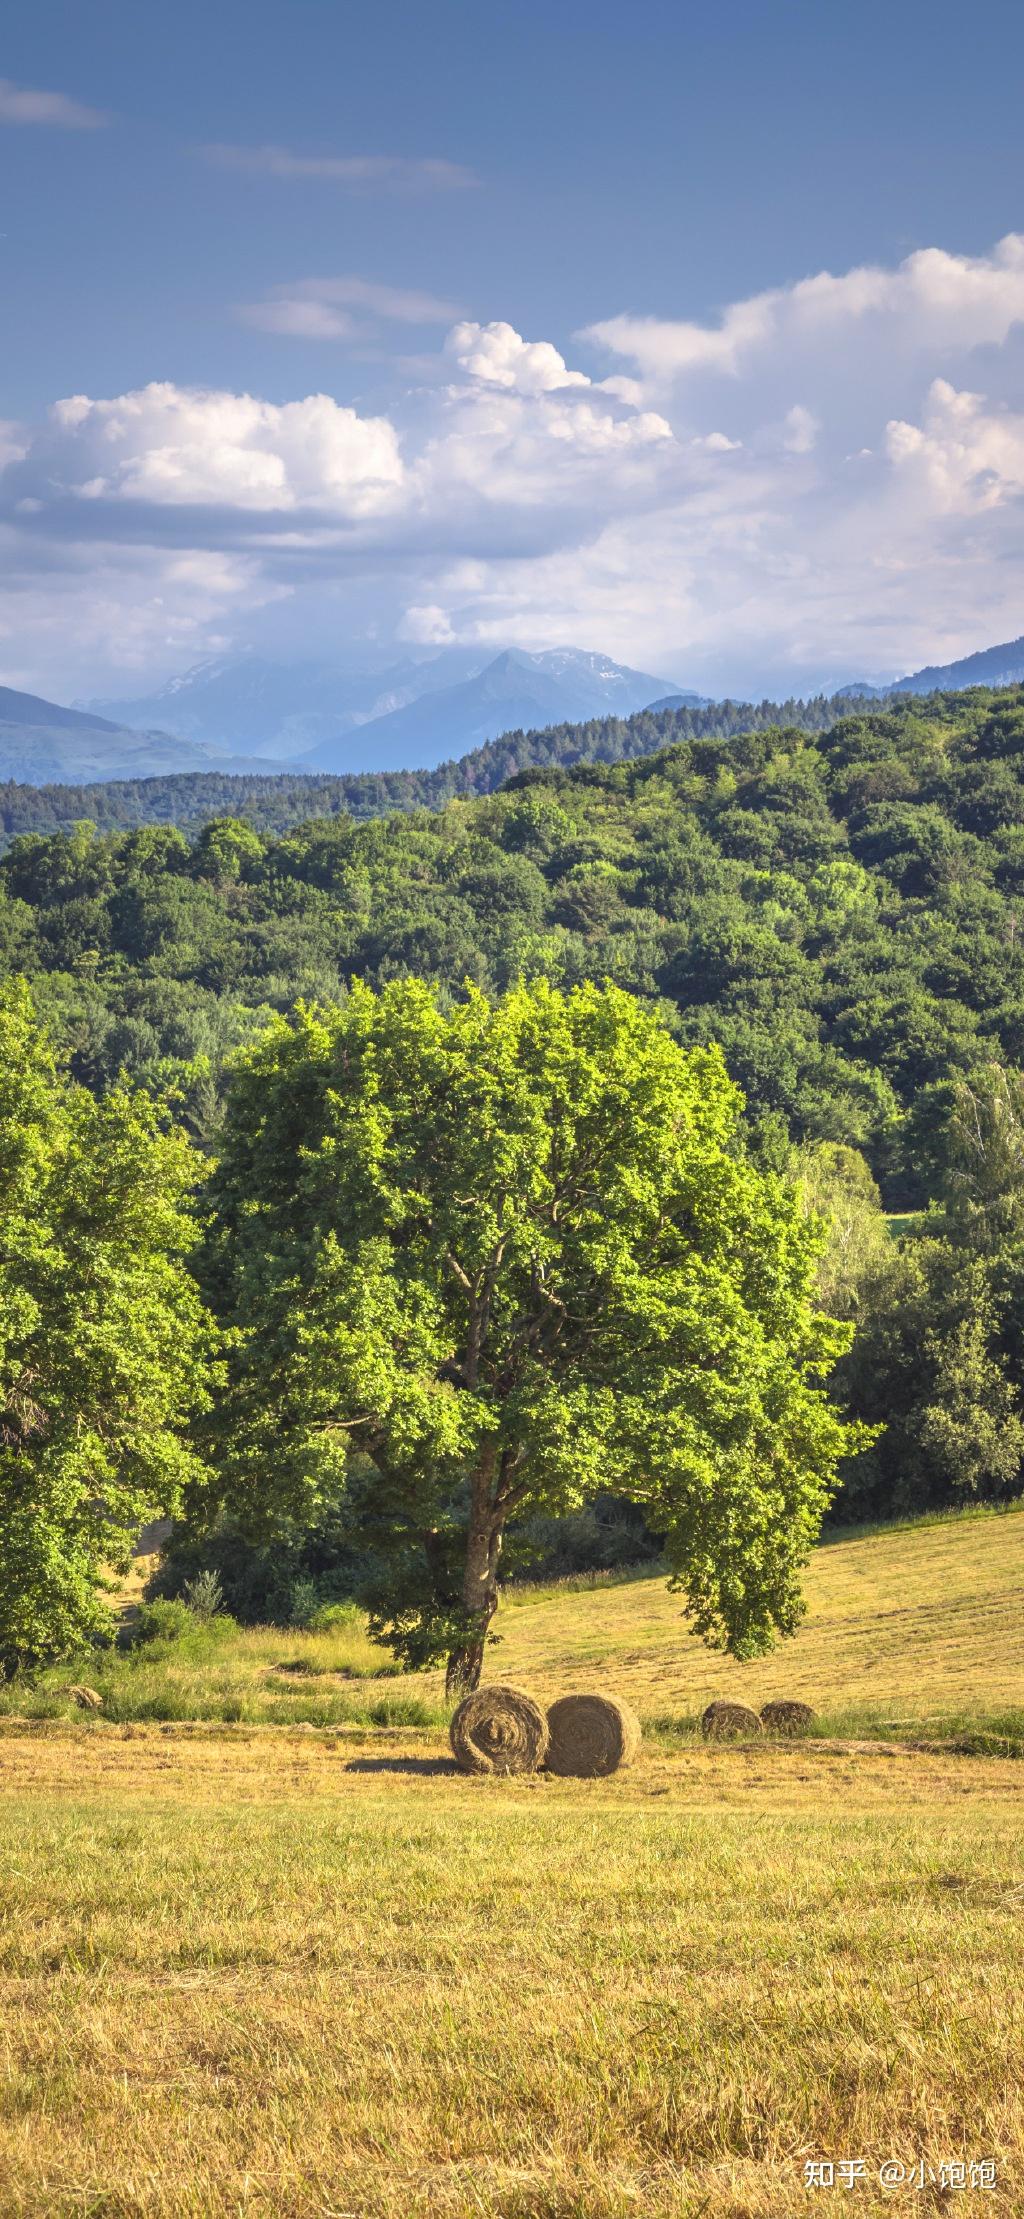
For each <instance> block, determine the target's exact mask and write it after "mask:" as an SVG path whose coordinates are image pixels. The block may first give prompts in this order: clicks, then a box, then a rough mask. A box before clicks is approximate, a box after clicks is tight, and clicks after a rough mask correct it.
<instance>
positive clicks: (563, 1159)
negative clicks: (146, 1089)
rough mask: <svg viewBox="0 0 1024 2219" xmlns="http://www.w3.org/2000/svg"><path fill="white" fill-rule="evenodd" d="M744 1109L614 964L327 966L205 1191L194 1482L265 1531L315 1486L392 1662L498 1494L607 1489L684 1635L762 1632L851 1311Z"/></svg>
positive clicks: (827, 1484) (434, 1604)
mask: <svg viewBox="0 0 1024 2219" xmlns="http://www.w3.org/2000/svg"><path fill="white" fill-rule="evenodd" d="M739 1113H740V1102H739V1097H738V1095H737V1093H736V1091H735V1089H734V1088H733V1087H732V1086H731V1084H730V1082H729V1080H728V1079H727V1077H726V1074H725V1071H724V1068H723V1065H722V1062H721V1058H720V1056H719V1055H718V1054H717V1052H716V1051H714V1050H709V1049H701V1048H697V1049H693V1050H691V1051H690V1052H689V1053H688V1054H687V1053H684V1052H683V1051H682V1050H681V1049H680V1048H679V1047H678V1046H677V1045H676V1043H675V1042H674V1041H673V1040H672V1039H671V1037H670V1036H669V1034H668V1032H667V1030H666V1029H665V1028H664V1026H663V1025H661V1024H660V1023H659V1022H658V1021H657V1019H656V1018H655V1017H654V1016H653V1015H652V1014H651V1013H650V1012H649V1011H647V1010H645V1009H644V1008H643V1006H642V1004H640V1003H639V1002H638V1001H637V1000H636V999H635V998H634V997H632V996H630V995H627V994H623V993H622V992H620V991H619V990H618V989H617V988H615V987H613V986H608V987H606V988H604V989H597V988H595V987H591V986H583V987H579V988H577V989H576V990H575V991H574V992H572V993H571V994H569V995H563V994H561V993H559V992H557V991H555V990H554V989H552V988H551V987H550V985H549V984H548V983H547V982H546V981H544V980H540V981H537V982H535V983H534V984H532V985H520V986H517V987H515V988H513V989H512V990H511V991H510V992H509V993H508V994H507V995H506V996H505V997H504V998H503V999H502V1000H500V1001H499V1002H497V1003H491V1002H490V1001H488V1000H487V998H486V997H485V996H483V995H482V994H480V993H479V992H476V991H471V992H469V993H468V994H467V996H466V998H465V999H464V1000H462V1001H461V1002H459V1003H457V1004H455V1005H454V1006H452V1007H451V1008H450V1009H442V1008H440V1007H439V1006H438V1004H437V1002H436V1000H435V999H434V997H433V996H432V995H431V994H430V992H429V991H428V989H427V988H426V987H425V986H423V985H422V984H420V983H418V982H416V981H411V980H403V981H396V982H395V983H393V984H392V985H390V986H388V987H386V988H385V989H384V990H383V992H382V993H381V994H380V995H379V996H377V995H374V994H373V993H372V992H370V991H369V989H368V988H366V987H363V986H359V985H356V986H354V987H353V988H352V990H351V992H350V994H349V997H348V999H347V1000H346V1001H345V1003H344V1004H343V1005H342V1007H341V1008H340V1009H338V1010H335V1011H321V1012H313V1011H300V1012H299V1013H298V1015H297V1017H296V1019H295V1021H294V1022H293V1023H291V1024H289V1023H285V1022H281V1023H278V1024H276V1025H274V1026H273V1027H272V1028H271V1029H270V1030H269V1031H268V1032H267V1033H266V1035H265V1036H264V1037H263V1038H262V1039H261V1040H260V1041H259V1043H258V1044H257V1045H256V1046H255V1047H254V1048H253V1049H252V1051H251V1052H250V1053H249V1055H248V1056H247V1057H246V1058H245V1059H244V1060H243V1061H242V1063H241V1064H240V1065H239V1067H238V1069H237V1071H236V1073H235V1077H234V1081H233V1085H232V1089H231V1093H230V1097H229V1103H228V1115H227V1121H226V1126H225V1131H224V1136H223V1145H222V1155H221V1162H220V1165H219V1168H218V1170H217V1172H216V1174H215V1176H214V1178H213V1181H212V1185H211V1210H210V1220H209V1235H208V1241H207V1247H206V1253H205V1259H204V1277H205V1284H206V1287H207V1289H208V1292H209V1296H210V1299H211V1301H212V1303H213V1304H214V1306H215V1307H216V1308H217V1310H218V1311H219V1313H220V1315H221V1317H222V1319H223V1320H224V1322H225V1324H226V1325H228V1326H229V1327H230V1329H231V1340H232V1353H231V1358H230V1379H229V1386H228V1389H227V1392H226V1394H225V1395H224V1396H223V1398H222V1399H221V1401H220V1404H219V1407H218V1411H217V1415H216V1424H215V1428H214V1433H213V1441H214V1442H215V1444H216V1454H217V1463H218V1473H219V1478H218V1490H219V1494H220V1497H221V1500H222V1502H223V1503H224V1504H225V1505H226V1507H227V1508H228V1509H229V1510H230V1511H231V1513H232V1514H233V1515H234V1516H235V1517H237V1518H239V1519H241V1520H242V1521H243V1522H244V1523H245V1524H246V1525H247V1526H248V1527H249V1529H250V1530H251V1531H253V1532H257V1533H258V1532H259V1531H260V1530H261V1528H262V1530H263V1531H264V1533H265V1534H266V1535H267V1537H268V1538H269V1537H270V1536H271V1535H272V1533H273V1530H274V1528H275V1526H276V1525H278V1524H280V1525H282V1526H284V1527H287V1526H288V1525H289V1523H290V1524H291V1525H293V1526H299V1525H301V1524H302V1523H303V1521H306V1520H308V1519H309V1518H310V1517H311V1516H313V1515H315V1514H316V1512H317V1511H318V1509H320V1508H321V1507H322V1506H323V1505H324V1504H325V1503H331V1502H337V1501H338V1500H339V1498H340V1497H341V1496H342V1495H344V1497H345V1499H346V1502H347V1515H348V1517H349V1519H350V1522H351V1532H352V1535H353V1539H354V1541H355V1542H356V1543H357V1545H358V1546H359V1547H360V1549H361V1550H362V1551H363V1552H365V1554H366V1555H367V1556H368V1557H369V1559H370V1560H371V1568H370V1570H369V1572H368V1573H367V1575H366V1577H365V1578H364V1580H363V1583H362V1593H363V1596H364V1599H366V1600H368V1601H369V1602H370V1604H371V1607H372V1621H373V1624H374V1627H375V1630H379V1631H380V1632H381V1633H382V1634H383V1635H384V1636H385V1638H387V1640H388V1641H389V1642H390V1643H391V1644H392V1646H393V1647H394V1648H395V1650H396V1652H397V1653H399V1654H401V1655H403V1656H405V1657H406V1658H408V1659H409V1660H410V1661H412V1662H416V1663H420V1662H425V1661H427V1660H428V1659H430V1658H433V1657H436V1656H437V1655H438V1654H442V1653H444V1651H445V1650H448V1651H452V1650H457V1649H458V1647H459V1645H460V1643H466V1642H468V1641H469V1640H470V1639H471V1636H473V1634H474V1630H476V1631H479V1628H480V1626H481V1625H483V1626H484V1627H485V1626H486V1622H487V1620H488V1619H489V1616H490V1613H491V1611H492V1610H493V1607H494V1600H495V1584H494V1583H495V1579H496V1568H497V1558H498V1551H499V1549H500V1546H501V1539H502V1534H503V1530H504V1527H505V1525H506V1523H507V1522H508V1520H509V1519H510V1518H513V1517H516V1518H522V1517H525V1516H527V1515H529V1514H531V1513H537V1512H541V1513H545V1514H555V1515H557V1514H559V1513H561V1512H565V1511H571V1510H576V1509H579V1508H580V1507H581V1506H582V1505H583V1504H584V1503H585V1502H586V1501H588V1499H590V1498H591V1497H592V1496H593V1495H595V1494H596V1493H599V1492H604V1491H606V1490H608V1489H611V1490H612V1491H613V1492H615V1493H616V1494H619V1495H624V1496H629V1497H630V1498H631V1499H632V1500H633V1501H635V1502H637V1503H639V1504H640V1505H641V1506H642V1507H643V1508H644V1511H645V1514H646V1515H647V1516H648V1518H649V1522H650V1523H651V1524H652V1525H653V1526H654V1527H655V1528H656V1530H658V1531H659V1532H660V1533H663V1534H664V1536H665V1548H666V1554H667V1557H668V1560H669V1563H670V1565H671V1566H672V1568H673V1570H674V1572H675V1574H676V1576H677V1578H678V1581H679V1583H680V1585H681V1586H682V1587H683V1588H684V1589H685V1592H686V1594H687V1597H688V1603H689V1609H690V1612H691V1614H692V1616H693V1619H694V1622H695V1624H696V1626H697V1628H698V1630H699V1631H700V1632H701V1633H702V1634H704V1635H705V1636H706V1637H707V1638H709V1639H712V1640H715V1641H718V1642H720V1643H722V1644H724V1645H728V1646H729V1647H730V1648H732V1649H733V1650H734V1651H735V1652H736V1653H737V1654H745V1653H749V1652H752V1651H754V1650H756V1649H758V1648H759V1647H761V1646H763V1645H764V1644H765V1643H766V1642H768V1641H769V1640H770V1638H771V1636H772V1634H773V1633H774V1632H775V1631H777V1630H782V1631H788V1630H790V1629H791V1628H792V1626H793V1625H794V1624H795V1622H796V1620H797V1617H798V1614H799V1607H800V1606H799V1600H798V1592H797V1574H798V1570H799V1567H800V1565H801V1564H802V1562H803V1561H804V1558H805V1556H806V1553H807V1550H808V1548H809V1547H810V1544H811V1542H812V1540H813V1538H814V1535H815V1533H816V1532H817V1529H818V1525H819V1523H820V1519H821V1516H822V1513H823V1510H824V1508H825V1505H826V1503H827V1501H828V1497H829V1492H830V1488H831V1485H832V1481H833V1478H834V1473H835V1467H836V1462H837V1459H838V1458H839V1456H840V1455H841V1454H842V1453H843V1451H844V1449H846V1450H849V1449H850V1448H852V1447H853V1446H854V1445H855V1442H856V1438H857V1436H856V1435H855V1434H850V1433H847V1432H846V1431H845V1429H844V1427H843V1425H842V1424H841V1422H840V1420H839V1417H838V1415H837V1413H836V1411H835V1409H834V1407H833V1405H832V1404H831V1403H830V1402H829V1400H828V1397H827V1395H826V1394H825V1393H824V1391H823V1387H822V1385H821V1382H822V1381H823V1379H824V1378H825V1376H826V1375H827V1373H828V1371H829V1369H830V1367H831V1365H832V1364H833V1363H834V1361H835V1359H836V1357H837V1355H838V1354H839V1353H840V1352H841V1350H842V1349H843V1348H844V1347H845V1345H846V1343H847V1341H848V1338H849V1335H848V1332H847V1331H846V1329H845V1328H843V1327H841V1326H840V1327H837V1326H834V1325H831V1324H830V1323H829V1322H828V1321H827V1320H826V1319H825V1318H823V1317H821V1316H820V1315H818V1314H816V1312H815V1308H814V1303H813V1298H812V1293H811V1288H812V1283H813V1271H814V1258H815V1250H816V1247H817V1245H818V1241H817V1237H816V1235H815V1232H814V1230H813V1229H812V1227H811V1226H810V1225H809V1223H808V1221H807V1220H806V1218H805V1217H803V1216H802V1215H801V1213H800V1211H799V1208H798V1206H797V1202H796V1199H795V1197H794V1196H793V1194H792V1193H791V1192H790V1191H789V1189H788V1188H786V1187H785V1186H784V1185H783V1184H782V1183H781V1182H780V1181H778V1180H777V1179H773V1178H769V1177H766V1176H763V1175H761V1174H759V1173H758V1172H756V1171H755V1170H754V1169H753V1167H752V1166H751V1165H750V1164H749V1163H746V1162H745V1161H743V1159H742V1156H741V1154H739V1153H737V1150H736V1140H737V1128H738V1120H739ZM374 1566H375V1569H374Z"/></svg>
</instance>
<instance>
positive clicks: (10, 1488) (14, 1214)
mask: <svg viewBox="0 0 1024 2219" xmlns="http://www.w3.org/2000/svg"><path fill="white" fill-rule="evenodd" d="M194 1177H195V1159H194V1158H193V1156H192V1151H191V1150H190V1148H189V1147H188V1144H187V1142H186V1141H185V1140H184V1139H183V1138H182V1137H181V1136H180V1135H176V1134H167V1133H164V1132H162V1131H161V1130H160V1129H159V1125H158V1122H157V1116H156V1112H155V1110H154V1108H153V1106H152V1104H151V1103H150V1102H148V1101H147V1100H146V1099H145V1098H144V1097H140V1096H137V1095H133V1094H129V1093H127V1092H124V1091H115V1092H113V1093H111V1094H109V1095H108V1096H107V1097H106V1099H105V1100H104V1101H102V1102H97V1101H96V1100H95V1099H94V1098H93V1096H92V1095H91V1094H89V1093H87V1092H86V1089H85V1088H84V1087H81V1086H76V1085H75V1084H74V1083H73V1082H72V1081H71V1080H69V1079H68V1078H67V1077H66V1076H65V1074H64V1072H63V1071H62V1070H61V1069H60V1067H59V1066H58V1065H57V1064H56V1063H55V1060H54V1057H53V1053H52V1050H51V1049H50V1047H49V1045H48V1043H47V1041H46V1039H45V1037H44V1035H43V1034H42V1033H41V1032H40V1030H39V1028H38V1027H37V1025H36V1023H35V1020H34V1017H33V1013H32V1007H31V1003H30V1000H29V996H28V993H27V990H26V989H25V988H24V987H23V986H17V985H16V986H13V987H6V988H0V1677H3V1676H4V1675H8V1674H10V1673H11V1672H13V1671H15V1670H17V1668H18V1667H19V1666H20V1665H28V1664H34V1663H37V1662H39V1661H41V1660H45V1659H46V1658H47V1657H57V1656H61V1655H66V1654H67V1653H68V1651H69V1650H71V1649H73V1648H74V1647H75V1646H76V1645H77V1644H79V1643H80V1642H82V1641H83V1640H86V1639H88V1638H90V1637H91V1636H94V1635H96V1634H101V1633H103V1632H104V1631H108V1630H109V1627H110V1619H109V1613H108V1612H107V1611H106V1610H105V1608H104V1604H103V1600H102V1592H101V1579H102V1573H103V1569H104V1567H105V1566H114V1565H117V1564H118V1563H119V1562H124V1561H125V1560H126V1559H127V1556H128V1554H129V1552H130V1549H131V1544H132V1540H133V1537H134V1535H135V1534H136V1533H137V1532H138V1529H139V1527H140V1525H141V1524H142V1523H143V1522H144V1520H145V1519H147V1518H151V1517H153V1516H155V1515H156V1514H157V1513H158V1512H160V1511H164V1510H173V1509H174V1508H176V1507H177V1504H178V1502H179V1500H180V1497H181V1493H182V1490H183V1488H184V1486H185V1484H186V1482H187V1481H190V1480H191V1481H195V1479H196V1477H197V1475H198V1471H199V1465H198V1461H197V1458H196V1456H195V1454H194V1452H192V1451H191V1450H189V1449H188V1448H187V1446H185V1445H184V1441H183V1437H182V1430H181V1429H182V1427H183V1426H184V1424H185V1422H186V1421H187V1420H188V1418H189V1415H190V1412H191V1410H192V1407H193V1406H194V1405H195V1404H196V1403H201V1402H202V1401H203V1399H204V1396H205V1393H206V1357H207V1352H208V1344H209V1334H210V1325H209V1320H208V1318H207V1316H206V1314H205V1312H204V1311H203V1308H202V1304H201V1302H200V1298H199V1295H198V1292H197V1289H196V1286H195V1282H194V1280H193V1279H192V1278H191V1276H190V1275H189V1272H188V1270H187V1268H186V1266H185V1263H184V1261H183V1256H184V1252H185V1250H186V1249H187V1248H188V1246H189V1245H190V1244H191V1240H192V1237H193V1236H192V1228H191V1225H190V1223H189V1220H188V1218H187V1216H186V1215H185V1212H184V1210H183V1207H182V1204H183V1198H184V1196H185V1194H186V1192H187V1190H188V1188H189V1186H190V1185H191V1183H192V1180H193V1179H194Z"/></svg>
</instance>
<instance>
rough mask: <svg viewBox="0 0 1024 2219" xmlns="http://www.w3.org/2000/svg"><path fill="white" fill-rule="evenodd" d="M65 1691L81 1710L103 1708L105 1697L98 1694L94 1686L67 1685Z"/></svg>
mask: <svg viewBox="0 0 1024 2219" xmlns="http://www.w3.org/2000/svg"><path fill="white" fill-rule="evenodd" d="M64 1693H65V1695H70V1697H71V1700H72V1702H73V1703H77V1704H78V1708H79V1710H102V1709H103V1697H102V1695H97V1693H96V1689H95V1688H94V1687H66V1688H65V1690H64Z"/></svg>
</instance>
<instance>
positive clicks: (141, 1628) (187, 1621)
mask: <svg viewBox="0 0 1024 2219" xmlns="http://www.w3.org/2000/svg"><path fill="white" fill-rule="evenodd" d="M195 1630H196V1621H195V1616H194V1614H193V1612H192V1611H191V1610H190V1609H189V1607H188V1604H187V1603H184V1602H172V1601H171V1600H169V1599H168V1600H166V1601H158V1602H153V1603H140V1605H139V1614H138V1617H137V1619H136V1621H135V1627H134V1637H135V1640H136V1642H137V1643H138V1644H139V1646H140V1647H143V1648H144V1647H146V1646H147V1645H148V1643H149V1642H151V1641H165V1642H166V1641H185V1640H188V1639H189V1637H190V1636H191V1635H192V1634H194V1632H195Z"/></svg>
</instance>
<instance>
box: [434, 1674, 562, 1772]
mask: <svg viewBox="0 0 1024 2219" xmlns="http://www.w3.org/2000/svg"><path fill="white" fill-rule="evenodd" d="M449 1732H450V1738H451V1745H452V1755H453V1757H454V1758H455V1762H456V1764H457V1765H458V1767H459V1771H460V1772H536V1770H537V1766H538V1765H539V1763H540V1761H541V1758H542V1757H543V1756H544V1755H545V1753H546V1751H547V1746H548V1728H547V1720H546V1718H545V1716H544V1713H543V1711H542V1710H541V1708H540V1705H539V1704H538V1703H535V1702H534V1700H533V1697H532V1695H524V1693H523V1691H522V1688H519V1687H504V1686H501V1685H498V1686H495V1687H478V1688H476V1689H475V1690H474V1692H473V1694H472V1695H467V1696H465V1697H464V1698H463V1700H462V1702H461V1703H460V1704H459V1707H458V1710H457V1711H456V1712H455V1715H454V1717H453V1719H452V1722H451V1727H450V1729H449Z"/></svg>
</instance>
